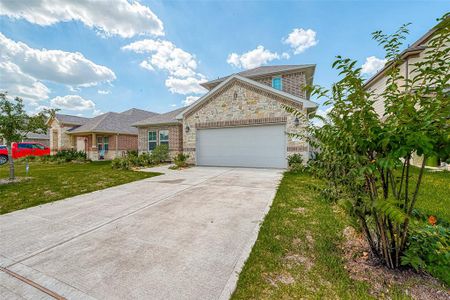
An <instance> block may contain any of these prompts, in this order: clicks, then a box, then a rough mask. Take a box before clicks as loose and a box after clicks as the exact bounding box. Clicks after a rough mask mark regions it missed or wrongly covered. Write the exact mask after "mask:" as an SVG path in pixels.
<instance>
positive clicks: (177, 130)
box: [138, 124, 183, 155]
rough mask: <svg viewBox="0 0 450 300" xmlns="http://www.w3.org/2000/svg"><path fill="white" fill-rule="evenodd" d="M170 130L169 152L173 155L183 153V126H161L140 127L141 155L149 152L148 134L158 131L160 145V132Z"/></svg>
mask: <svg viewBox="0 0 450 300" xmlns="http://www.w3.org/2000/svg"><path fill="white" fill-rule="evenodd" d="M160 130H169V151H170V153H171V155H175V154H177V153H179V152H181V150H182V147H183V140H182V139H183V135H182V127H181V124H174V125H161V126H147V127H139V141H138V149H139V153H142V152H148V132H149V131H156V132H157V139H158V144H159V131H160Z"/></svg>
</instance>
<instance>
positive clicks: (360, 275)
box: [342, 226, 450, 300]
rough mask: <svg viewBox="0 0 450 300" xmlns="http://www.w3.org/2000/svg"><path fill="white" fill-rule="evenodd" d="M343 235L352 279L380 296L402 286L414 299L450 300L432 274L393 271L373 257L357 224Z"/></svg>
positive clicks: (449, 292) (346, 266)
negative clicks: (362, 283)
mask: <svg viewBox="0 0 450 300" xmlns="http://www.w3.org/2000/svg"><path fill="white" fill-rule="evenodd" d="M343 236H344V243H343V246H342V248H343V249H342V250H343V253H344V262H345V268H346V269H347V270H348V272H349V274H350V277H351V278H352V279H354V280H358V281H365V282H367V283H370V293H371V294H372V295H374V296H375V297H376V298H382V297H384V295H386V294H390V293H391V292H392V291H393V290H399V289H401V290H402V292H403V293H404V294H406V295H408V296H410V297H411V298H413V299H421V300H422V299H424V300H428V299H429V300H440V299H442V300H448V299H450V291H447V290H446V288H445V286H444V285H443V284H442V283H440V282H439V281H438V280H437V279H435V278H433V277H431V276H430V275H427V274H425V273H416V272H414V271H413V270H411V269H407V270H391V269H388V268H386V267H385V266H383V265H381V264H380V263H379V262H378V261H376V260H374V259H372V258H370V256H369V245H368V244H367V242H366V241H365V239H364V237H363V236H362V234H360V233H358V232H356V231H355V230H354V229H353V227H350V226H347V227H346V228H345V229H344V231H343Z"/></svg>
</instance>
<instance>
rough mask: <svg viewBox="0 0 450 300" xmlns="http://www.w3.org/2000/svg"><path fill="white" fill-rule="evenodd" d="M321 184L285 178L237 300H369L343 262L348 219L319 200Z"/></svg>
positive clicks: (241, 280) (244, 272) (299, 177)
mask: <svg viewBox="0 0 450 300" xmlns="http://www.w3.org/2000/svg"><path fill="white" fill-rule="evenodd" d="M321 188H322V185H321V182H320V181H319V180H317V179H313V178H311V177H310V176H309V175H306V174H292V173H285V175H284V177H283V180H282V182H281V184H280V186H279V188H278V191H277V194H276V197H275V199H274V202H273V204H272V208H271V210H270V211H269V213H268V214H267V216H266V218H265V220H264V223H263V224H262V226H261V230H260V233H259V236H258V239H257V241H256V244H255V246H254V247H253V250H252V252H251V254H250V257H249V259H248V260H247V262H246V264H245V266H244V268H243V270H242V272H241V274H240V277H239V281H238V284H237V288H236V291H235V293H234V295H233V297H232V298H233V299H292V298H302V299H366V298H372V297H371V296H370V294H369V291H368V286H367V285H366V284H365V283H363V282H359V281H354V280H352V279H351V278H350V277H349V275H348V272H347V271H346V269H345V268H344V262H343V259H342V250H341V249H340V246H339V245H340V243H341V242H342V232H343V229H344V227H345V226H346V225H347V224H346V222H347V220H346V218H345V216H344V215H343V214H341V213H338V212H336V211H334V210H333V209H334V208H333V206H332V205H330V203H327V202H325V201H322V200H320V199H319V197H318V194H319V190H320V189H321Z"/></svg>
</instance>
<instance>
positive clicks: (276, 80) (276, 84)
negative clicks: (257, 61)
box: [272, 76, 283, 91]
mask: <svg viewBox="0 0 450 300" xmlns="http://www.w3.org/2000/svg"><path fill="white" fill-rule="evenodd" d="M272 87H273V88H274V89H276V90H279V91H281V90H282V89H283V83H282V80H281V77H280V76H277V77H272Z"/></svg>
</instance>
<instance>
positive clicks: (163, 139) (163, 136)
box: [159, 130, 169, 146]
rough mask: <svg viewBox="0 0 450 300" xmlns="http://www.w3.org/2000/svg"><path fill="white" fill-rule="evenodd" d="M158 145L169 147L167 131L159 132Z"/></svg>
mask: <svg viewBox="0 0 450 300" xmlns="http://www.w3.org/2000/svg"><path fill="white" fill-rule="evenodd" d="M159 144H160V145H167V146H169V130H160V131H159Z"/></svg>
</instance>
